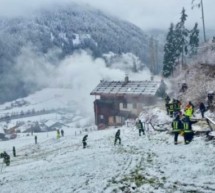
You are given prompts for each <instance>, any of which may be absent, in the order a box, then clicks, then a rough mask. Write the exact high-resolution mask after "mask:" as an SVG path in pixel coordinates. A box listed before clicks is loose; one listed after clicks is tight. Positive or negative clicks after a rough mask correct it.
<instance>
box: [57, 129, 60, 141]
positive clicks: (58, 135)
mask: <svg viewBox="0 0 215 193" xmlns="http://www.w3.org/2000/svg"><path fill="white" fill-rule="evenodd" d="M57 139H60V131H59V129H58V130H57Z"/></svg>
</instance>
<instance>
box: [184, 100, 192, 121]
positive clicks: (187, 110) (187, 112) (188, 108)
mask: <svg viewBox="0 0 215 193" xmlns="http://www.w3.org/2000/svg"><path fill="white" fill-rule="evenodd" d="M193 111H194V110H193V106H192V105H191V104H190V102H189V103H188V104H187V105H186V107H185V109H184V112H185V116H188V117H189V118H191V117H192V115H193Z"/></svg>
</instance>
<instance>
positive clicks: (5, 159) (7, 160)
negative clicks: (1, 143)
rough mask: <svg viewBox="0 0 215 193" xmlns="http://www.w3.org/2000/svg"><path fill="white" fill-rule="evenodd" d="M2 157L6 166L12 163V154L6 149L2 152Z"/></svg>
mask: <svg viewBox="0 0 215 193" xmlns="http://www.w3.org/2000/svg"><path fill="white" fill-rule="evenodd" d="M0 157H1V158H3V163H5V164H6V166H9V165H10V156H9V155H8V154H7V153H6V152H5V151H4V152H3V153H1V154H0Z"/></svg>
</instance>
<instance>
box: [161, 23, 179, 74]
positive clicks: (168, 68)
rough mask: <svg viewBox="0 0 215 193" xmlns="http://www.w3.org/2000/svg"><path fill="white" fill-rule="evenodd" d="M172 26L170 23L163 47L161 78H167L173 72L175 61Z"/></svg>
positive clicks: (174, 38)
mask: <svg viewBox="0 0 215 193" xmlns="http://www.w3.org/2000/svg"><path fill="white" fill-rule="evenodd" d="M175 40H176V37H175V33H174V24H173V23H171V25H170V28H169V32H168V34H167V37H166V44H165V45H164V60H163V64H164V66H163V72H162V73H163V76H164V77H168V76H170V75H171V73H172V72H173V68H174V65H175V60H176V49H175V48H176V47H175Z"/></svg>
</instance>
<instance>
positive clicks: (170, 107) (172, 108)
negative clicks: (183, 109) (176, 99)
mask: <svg viewBox="0 0 215 193" xmlns="http://www.w3.org/2000/svg"><path fill="white" fill-rule="evenodd" d="M168 112H169V115H170V117H173V112H174V106H173V102H172V101H171V102H169V104H168Z"/></svg>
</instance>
